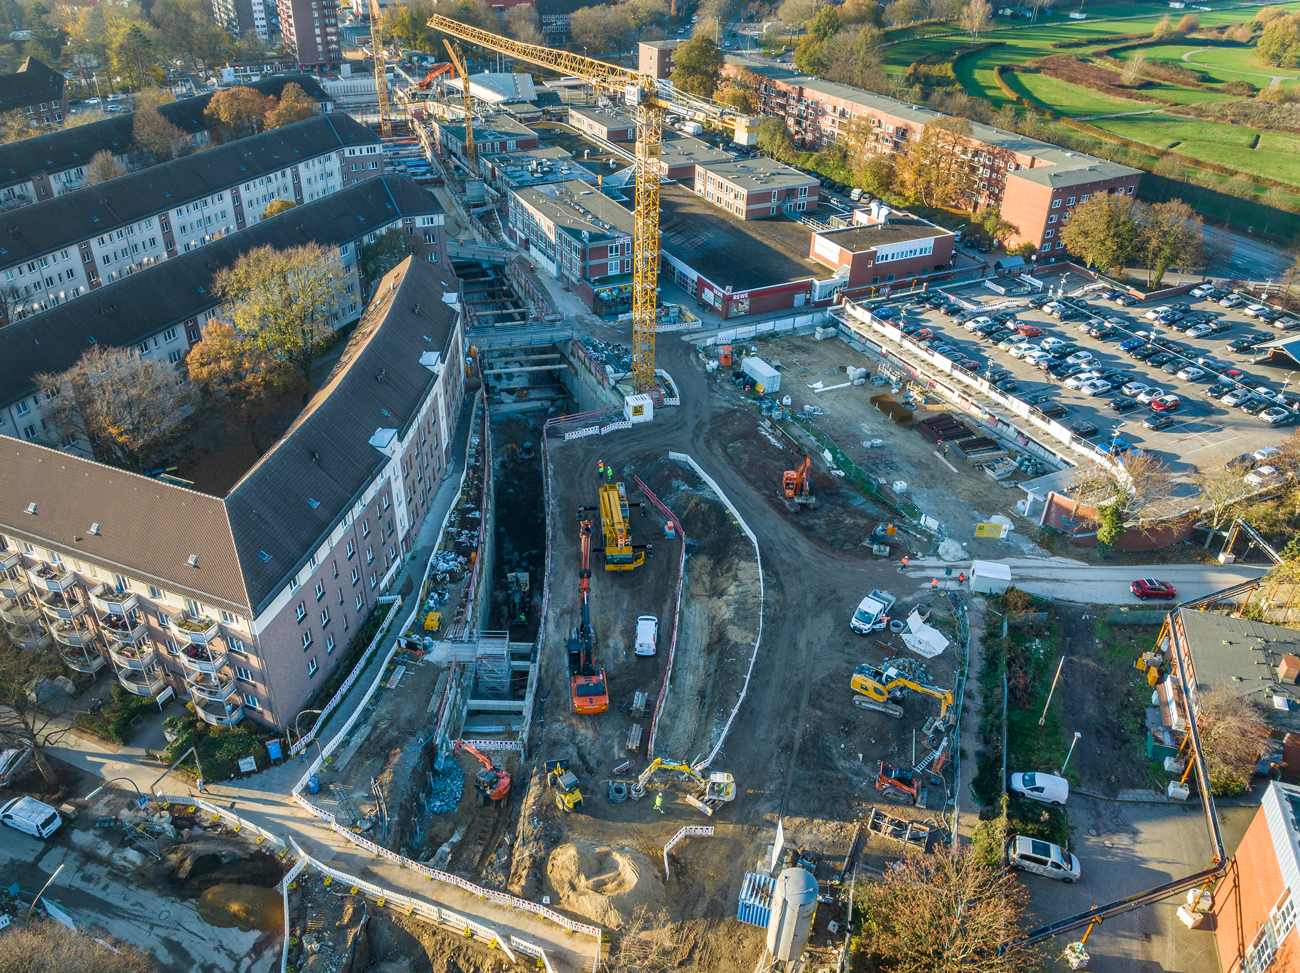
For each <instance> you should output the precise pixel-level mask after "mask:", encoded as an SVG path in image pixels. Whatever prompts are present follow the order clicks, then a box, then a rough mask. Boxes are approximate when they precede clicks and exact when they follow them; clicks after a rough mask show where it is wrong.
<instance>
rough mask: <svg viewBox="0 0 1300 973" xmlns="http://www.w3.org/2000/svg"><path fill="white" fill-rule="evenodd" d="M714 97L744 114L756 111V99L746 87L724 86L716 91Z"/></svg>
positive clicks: (751, 113)
mask: <svg viewBox="0 0 1300 973" xmlns="http://www.w3.org/2000/svg"><path fill="white" fill-rule="evenodd" d="M714 97H715V98H716V99H718V101H720V102H722V103H723V104H724V105H730V106H731V107H732V108H734V109H736V111H738V112H742V113H743V114H746V115H753V114H754V113H755V112H757V111H758V99H757V98H756V97H755V96H754V92H752V91H750V90H749V89H748V88H724V89H723V90H722V91H719V92H716V93H715V94H714Z"/></svg>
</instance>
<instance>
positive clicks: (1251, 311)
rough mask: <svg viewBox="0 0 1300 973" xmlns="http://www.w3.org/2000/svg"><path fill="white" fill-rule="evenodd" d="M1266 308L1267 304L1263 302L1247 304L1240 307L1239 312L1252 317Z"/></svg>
mask: <svg viewBox="0 0 1300 973" xmlns="http://www.w3.org/2000/svg"><path fill="white" fill-rule="evenodd" d="M1267 310H1268V306H1267V305H1265V304H1247V305H1246V306H1245V307H1243V308H1242V309H1241V313H1242V314H1244V315H1246V317H1248V318H1253V317H1254V316H1255V315H1257V314H1259V313H1260V312H1261V311H1267Z"/></svg>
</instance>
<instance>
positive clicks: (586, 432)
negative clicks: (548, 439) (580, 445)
mask: <svg viewBox="0 0 1300 973" xmlns="http://www.w3.org/2000/svg"><path fill="white" fill-rule="evenodd" d="M598 432H600V426H587V427H586V428H585V429H575V430H573V431H572V432H566V433H565V434H564V441H565V442H566V443H567V442H568V441H569V440H570V439H583V438H584V437H586V436H594V435H596V434H597V433H598Z"/></svg>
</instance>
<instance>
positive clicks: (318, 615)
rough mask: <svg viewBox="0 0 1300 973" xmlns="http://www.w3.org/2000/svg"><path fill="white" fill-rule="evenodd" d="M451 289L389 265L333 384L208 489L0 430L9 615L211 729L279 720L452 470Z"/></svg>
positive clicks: (0, 566) (313, 685) (454, 359)
mask: <svg viewBox="0 0 1300 973" xmlns="http://www.w3.org/2000/svg"><path fill="white" fill-rule="evenodd" d="M447 295H451V296H452V298H453V300H455V299H456V298H457V297H458V296H459V282H458V281H457V280H456V278H455V277H454V276H452V275H451V274H450V273H449V268H448V267H447V266H446V265H445V264H443V265H435V264H429V263H425V262H423V261H419V260H416V259H415V258H408V259H407V260H406V261H404V262H403V263H402V264H400V265H399V266H398V267H397V268H395V269H394V270H393V271H392V272H390V273H389V274H388V275H387V276H386V277H385V279H384V280H383V282H382V284H381V286H380V287H378V288H377V293H376V299H375V301H374V302H373V303H372V304H371V305H370V307H368V308H367V309H366V313H365V316H364V317H363V318H362V320H361V322H360V324H358V326H357V328H356V330H355V331H354V332H353V334H352V336H351V338H350V339H349V341H348V344H347V346H346V347H345V348H344V349H343V354H342V357H341V358H340V360H339V363H338V364H337V365H336V366H335V367H334V370H333V372H332V374H331V375H330V377H329V380H328V381H327V382H326V383H325V384H324V385H323V386H322V387H321V388H320V389H319V390H318V391H317V392H316V394H315V395H313V396H312V398H311V400H310V401H309V402H308V403H307V405H306V406H305V407H304V409H303V411H302V413H301V414H300V415H299V416H298V417H297V419H296V420H295V421H294V423H293V425H292V426H290V428H289V430H288V431H287V432H286V433H285V434H284V435H283V436H282V437H281V438H280V439H279V441H278V442H276V443H275V444H274V445H273V446H272V447H271V448H270V449H269V450H268V451H267V452H266V454H265V455H263V456H262V457H261V458H260V459H258V460H257V462H256V463H254V464H253V466H252V468H251V469H249V470H248V472H247V473H245V474H244V475H243V477H241V478H240V479H239V481H238V482H237V483H236V484H235V485H234V486H233V487H232V488H231V489H229V490H227V491H223V492H222V493H221V494H220V495H214V494H210V493H204V492H201V491H199V490H193V489H187V488H185V487H182V486H178V485H175V484H172V483H169V482H165V481H161V480H157V479H151V478H149V477H145V476H141V475H139V474H136V473H131V472H128V471H126V470H123V469H119V468H117V467H112V466H106V465H104V464H101V463H97V462H94V461H92V460H88V459H82V458H81V457H79V456H76V455H72V454H69V453H66V452H62V451H59V450H56V449H51V448H48V447H45V446H40V445H37V444H35V443H31V442H24V441H22V440H17V439H9V438H0V597H2V598H3V599H4V600H3V602H0V605H3V615H2V616H0V617H2V618H3V620H4V623H5V624H8V625H10V626H11V627H14V628H16V629H19V630H20V632H27V633H29V636H30V638H31V639H32V640H34V641H35V642H36V643H38V644H41V645H49V644H50V643H51V641H52V642H53V643H54V645H55V647H57V648H58V650H59V652H60V654H61V655H62V657H63V659H64V662H65V663H66V664H67V665H68V666H69V667H70V668H74V669H76V670H78V671H84V672H97V671H100V670H102V669H103V668H104V666H105V665H106V664H108V665H111V666H112V668H113V670H114V671H115V672H116V675H117V679H118V682H119V683H120V684H121V685H122V686H123V688H125V689H126V690H127V691H128V692H131V693H135V694H138V695H142V696H149V695H157V694H158V693H161V692H164V691H165V690H167V689H170V690H171V691H172V692H173V693H175V695H176V696H178V697H180V698H182V699H188V700H190V701H191V702H192V703H193V704H194V707H195V711H196V713H197V714H198V716H199V718H200V719H202V720H204V721H205V722H207V723H210V724H213V725H217V726H233V725H235V724H237V723H239V722H241V721H242V720H243V719H245V718H251V719H253V720H255V721H257V722H259V723H262V724H264V725H266V726H270V727H274V728H275V729H277V730H280V731H283V730H284V729H285V728H286V727H288V726H289V725H290V724H291V723H292V722H293V719H294V717H295V716H297V714H298V713H299V712H300V711H301V709H302V707H303V706H304V705H305V703H306V701H307V699H308V697H309V696H310V695H311V694H312V692H313V691H314V690H315V689H317V688H318V687H319V686H321V685H322V683H323V682H324V681H325V680H326V679H327V678H329V675H330V673H331V671H332V669H333V668H334V667H335V666H336V665H337V664H338V662H339V660H340V659H341V658H343V657H345V656H346V654H347V653H346V646H347V643H348V640H349V639H350V638H351V637H352V636H353V635H354V634H355V633H356V631H357V630H358V629H359V627H360V625H361V623H362V622H363V621H364V619H365V618H366V616H367V615H368V614H369V613H370V612H371V611H373V610H374V609H375V608H376V605H377V599H378V598H379V597H381V596H382V595H383V594H384V593H385V592H386V589H387V586H388V584H389V582H390V581H391V580H392V578H393V577H394V576H396V574H397V573H398V572H399V570H400V568H401V566H402V564H403V563H404V561H405V558H406V554H407V553H408V552H409V551H410V545H411V538H412V537H413V536H414V535H415V532H416V531H417V530H418V529H419V527H420V525H421V524H422V523H423V520H424V518H425V516H426V514H427V512H428V509H429V504H430V502H431V500H432V499H433V495H434V493H435V492H436V484H437V482H438V479H439V478H440V476H441V474H442V472H443V471H444V470H445V468H446V465H447V462H448V459H449V457H450V448H451V437H452V435H453V433H454V430H455V429H456V424H457V421H458V419H459V416H460V409H461V406H462V403H463V400H464V394H463V381H464V369H463V368H462V367H461V362H462V361H463V357H464V344H463V338H462V334H463V325H462V321H461V312H460V310H459V306H460V305H459V303H456V304H451V303H448V301H447V300H446V298H447ZM377 375H378V376H382V381H377V380H376V376H377ZM35 512H39V516H37V515H36V513H35ZM14 619H18V620H19V621H18V622H15V621H14Z"/></svg>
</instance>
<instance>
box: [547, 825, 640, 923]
mask: <svg viewBox="0 0 1300 973" xmlns="http://www.w3.org/2000/svg"><path fill="white" fill-rule="evenodd" d="M546 875H547V878H549V879H550V885H551V890H552V892H553V894H554V895H555V896H556V898H557V899H558V900H559V901H558V904H559V906H560V907H561V908H563V909H567V910H569V911H570V912H576V913H577V914H578V915H582V916H586V917H587V918H588V919H590V920H591V921H592V922H595V923H598V924H600V925H602V926H607V927H609V928H611V929H618V928H621V927H622V925H623V922H624V920H625V919H627V918H628V917H630V916H631V915H632V912H633V910H635V909H636V908H637V907H638V906H643V905H644V906H647V907H649V908H654V909H657V908H658V907H659V906H661V905H662V904H663V901H664V886H663V882H662V881H661V880H660V878H659V873H658V871H657V870H656V869H655V867H654V865H653V864H651V862H650V859H649V858H647V857H646V856H645V855H644V854H642V853H641V852H639V851H634V850H633V849H631V848H624V847H616V846H613V845H600V844H592V843H590V842H586V841H571V842H569V843H568V844H563V845H560V847H558V848H556V849H555V850H554V851H553V852H551V856H550V859H549V860H548V861H547V864H546Z"/></svg>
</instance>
